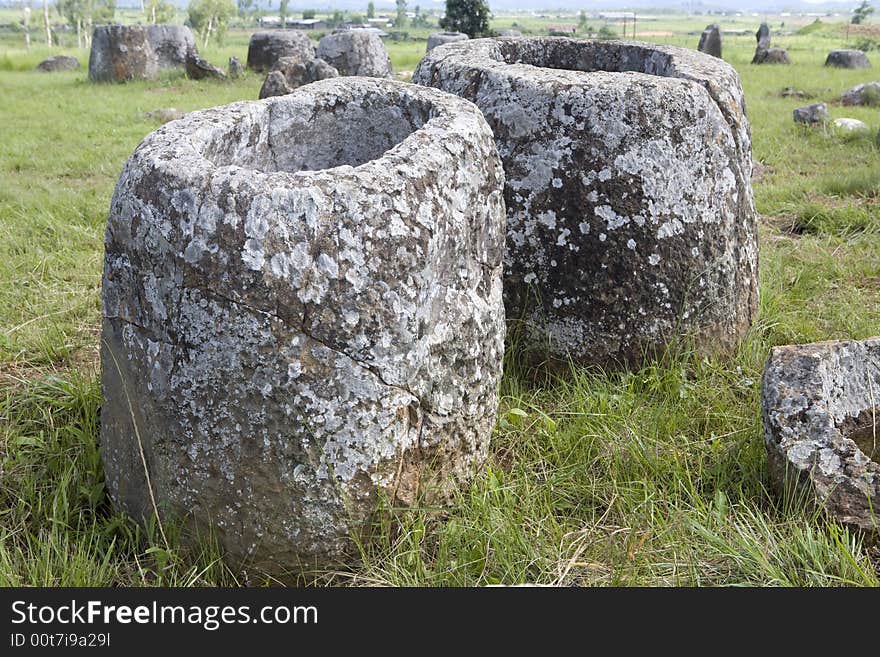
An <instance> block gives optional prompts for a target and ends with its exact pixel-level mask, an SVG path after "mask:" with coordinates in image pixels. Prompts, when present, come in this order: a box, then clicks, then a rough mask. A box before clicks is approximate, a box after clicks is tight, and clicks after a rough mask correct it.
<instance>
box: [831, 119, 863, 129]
mask: <svg viewBox="0 0 880 657" xmlns="http://www.w3.org/2000/svg"><path fill="white" fill-rule="evenodd" d="M833 125H834V127H835V128H837V129H838V130H840V131H841V132H863V131H866V130H869V129H870V128H868V124H867V123H865V122H864V121H859V120H858V119H848V118H840V119H834V124H833Z"/></svg>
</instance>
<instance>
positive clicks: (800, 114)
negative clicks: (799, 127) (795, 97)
mask: <svg viewBox="0 0 880 657" xmlns="http://www.w3.org/2000/svg"><path fill="white" fill-rule="evenodd" d="M792 114H793V116H794V122H795V123H806V124H807V125H817V124H822V123H827V122H828V121H829V120H831V116H830V115H829V114H828V107H827V106H826V105H825V103H814V104H813V105H807V106H805V107H798V108H797V109H796V110H794V112H793V113H792Z"/></svg>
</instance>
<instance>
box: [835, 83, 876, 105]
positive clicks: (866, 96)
mask: <svg viewBox="0 0 880 657" xmlns="http://www.w3.org/2000/svg"><path fill="white" fill-rule="evenodd" d="M840 102H841V104H843V105H871V106H874V105H880V81H878V82H865V83H863V84H857V85H856V86H854V87H852V88H850V89H847V90H846V91H844V92H843V94H842V95H841V97H840Z"/></svg>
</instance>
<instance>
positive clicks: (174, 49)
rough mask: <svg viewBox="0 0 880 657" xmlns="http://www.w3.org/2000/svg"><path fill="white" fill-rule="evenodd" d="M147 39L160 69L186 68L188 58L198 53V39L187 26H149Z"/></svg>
mask: <svg viewBox="0 0 880 657" xmlns="http://www.w3.org/2000/svg"><path fill="white" fill-rule="evenodd" d="M147 37H148V38H149V40H150V44H151V45H152V46H153V50H155V51H156V58H157V61H158V64H159V68H160V69H163V68H184V67H185V66H186V60H187V56H188V55H189V54H190V53H196V52H197V49H196V39H195V37H194V36H193V33H192V30H190V29H189V28H188V27H186V26H185V25H148V26H147Z"/></svg>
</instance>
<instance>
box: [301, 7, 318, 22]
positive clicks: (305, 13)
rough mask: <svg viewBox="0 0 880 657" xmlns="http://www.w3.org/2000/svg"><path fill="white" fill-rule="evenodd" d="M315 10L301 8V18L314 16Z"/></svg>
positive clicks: (307, 18)
mask: <svg viewBox="0 0 880 657" xmlns="http://www.w3.org/2000/svg"><path fill="white" fill-rule="evenodd" d="M315 14H317V12H316V11H315V10H314V9H303V20H306V21H307V20H310V19H312V18H314V17H315Z"/></svg>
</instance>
